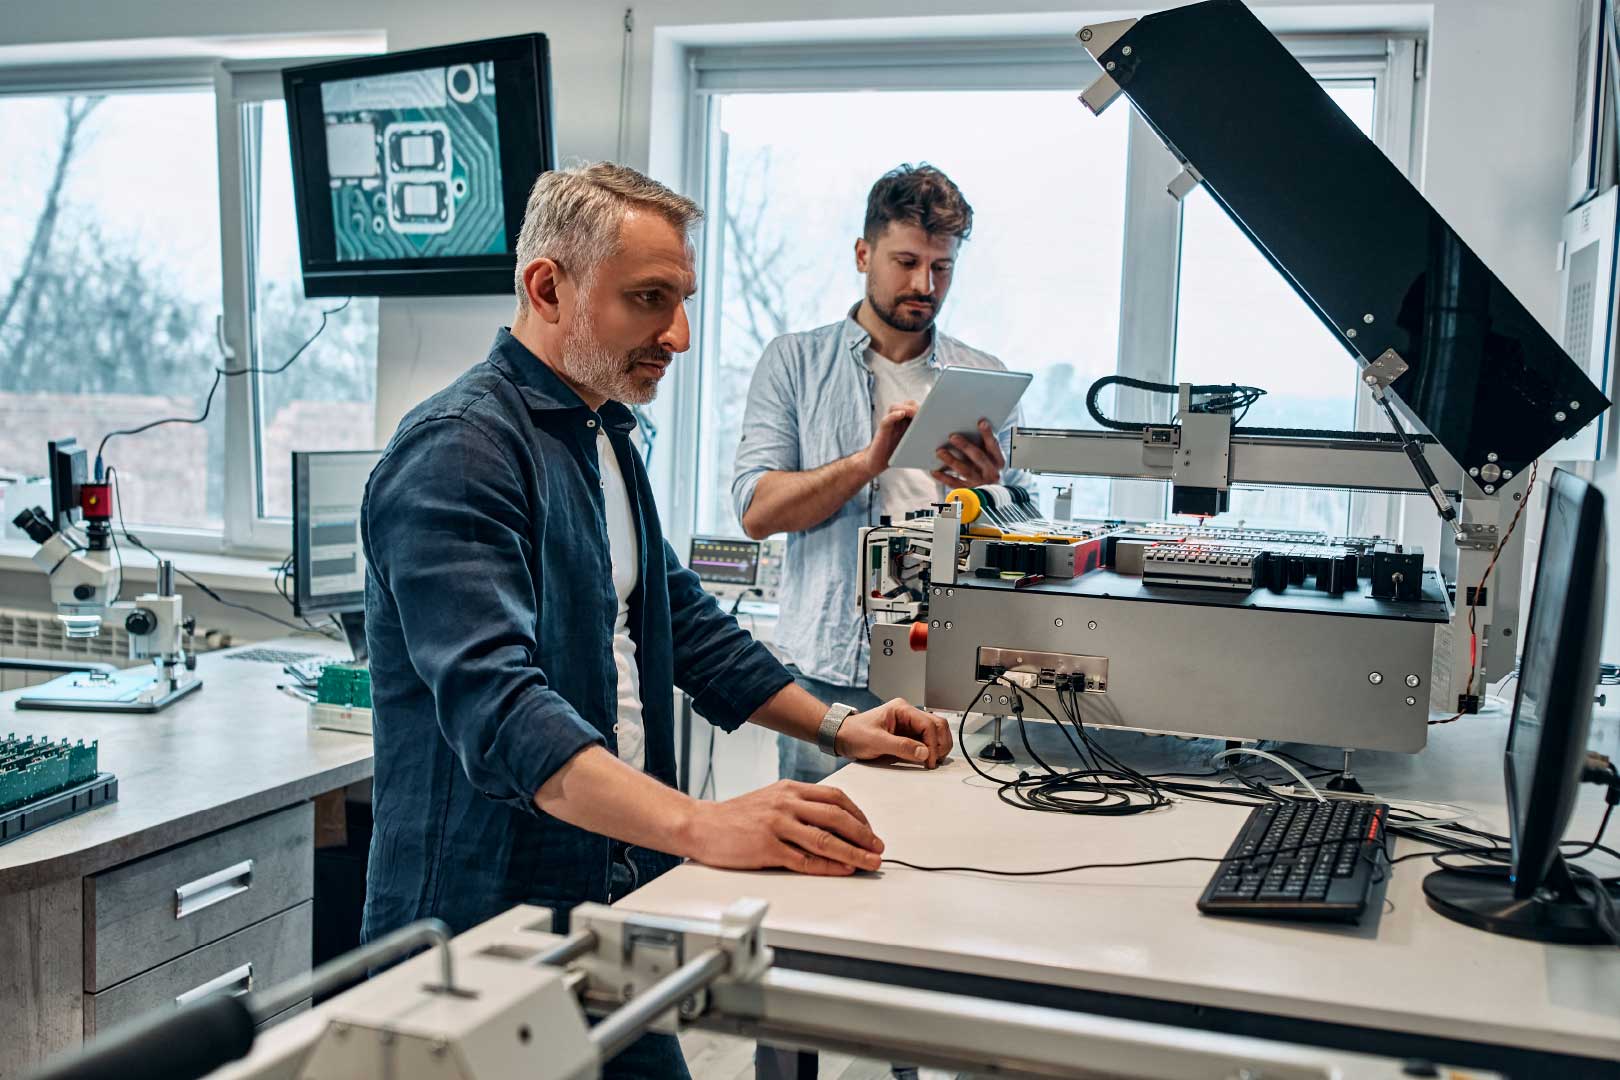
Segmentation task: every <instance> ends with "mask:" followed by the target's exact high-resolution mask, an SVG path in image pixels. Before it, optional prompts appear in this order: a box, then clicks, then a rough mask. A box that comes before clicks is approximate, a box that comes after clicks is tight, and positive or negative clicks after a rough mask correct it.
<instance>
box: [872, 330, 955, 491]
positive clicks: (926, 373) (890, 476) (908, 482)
mask: <svg viewBox="0 0 1620 1080" xmlns="http://www.w3.org/2000/svg"><path fill="white" fill-rule="evenodd" d="M866 366H867V367H869V368H870V369H871V370H872V430H873V432H874V433H875V432H876V431H877V426H878V423H879V422H880V421H882V419H883V417H884V416H885V415H886V414H887V413H888V411H889V406H890V405H898V404H899V403H900V402H902V401H915V402H918V403H919V404H920V403H921V402H922V400H923V399H924V398H926V397H927V396H928V392H929V391H930V390H932V389H933V388H934V381H935V380H936V379H938V378H939V371H938V369H937V368H931V367H929V366H928V354H927V353H924V354H923V355H921V356H915V357H912V358H911V359H910V360H903V361H901V362H900V363H895V362H894V361H893V360H890V359H888V358H887V357H885V356H883V355H881V354H880V353H879V352H878V351H877V350H876V349H874V348H872V347H871V346H870V345H868V346H867V347H866ZM877 486H878V513H880V514H887V515H889V517H890V519H892V520H894V521H904V520H905V517H906V511H908V510H922V509H924V508H926V507H928V506H929V505H930V504H932V503H936V502H938V501H940V500H941V499H943V498H944V497H945V488H944V486H943V485H942V484H940V483H938V482H937V481H935V480H934V478H933V477H932V476H929V475H928V473H927V471H926V470H923V469H887V470H885V471H884V473H883V475H882V476H879V477H878V481H877Z"/></svg>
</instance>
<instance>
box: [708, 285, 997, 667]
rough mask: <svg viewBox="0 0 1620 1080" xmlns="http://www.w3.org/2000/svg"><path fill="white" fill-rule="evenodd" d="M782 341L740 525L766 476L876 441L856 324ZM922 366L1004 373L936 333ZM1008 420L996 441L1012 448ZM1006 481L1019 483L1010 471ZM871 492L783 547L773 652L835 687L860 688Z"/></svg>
mask: <svg viewBox="0 0 1620 1080" xmlns="http://www.w3.org/2000/svg"><path fill="white" fill-rule="evenodd" d="M854 310H855V309H853V308H852V309H851V310H850V315H849V316H847V317H845V318H844V319H843V321H841V322H836V323H831V324H829V325H827V326H822V327H817V328H816V329H814V330H807V331H805V332H804V333H801V334H787V335H784V336H783V337H779V338H777V339H776V340H775V341H772V342H771V343H770V344H769V345H767V346H765V354H764V355H763V356H761V357H760V360H759V366H758V367H757V368H755V369H754V380H753V382H752V383H751V384H750V386H749V388H748V408H747V411H746V413H744V416H743V425H742V441H741V442H740V443H739V444H738V446H737V466H736V472H735V473H734V474H733V476H732V481H731V497H732V501H733V503H734V504H735V506H736V510H737V520H739V521H741V520H742V518H743V515H744V514H745V513H747V511H748V506H749V504H750V503H752V502H753V501H754V489H755V488H756V487H757V486H758V485H759V478H760V477H761V476H763V475H765V474H766V473H768V472H806V471H809V470H811V469H819V468H820V467H821V466H823V465H826V464H828V463H830V462H833V461H837V460H838V459H839V458H845V457H848V456H849V455H851V454H854V453H856V452H858V451H860V450H863V449H865V448H866V446H867V444H868V443H870V442H871V441H872V410H873V400H872V393H873V391H872V381H873V378H872V373H871V371H870V369H868V367H867V365H866V347H867V345H868V344H869V343H870V342H871V335H870V334H868V333H867V332H866V331H865V330H864V329H862V328H861V325H860V324H859V323H857V322H856V321H855V319H854ZM928 366H929V367H931V368H938V367H972V368H994V369H997V370H1005V365H1003V364H1002V362H1001V361H1000V360H997V359H996V358H995V357H994V356H991V355H990V354H989V353H985V352H980V351H979V350H978V349H974V348H971V347H969V346H967V345H964V344H963V343H962V342H960V341H957V340H956V339H955V338H953V337H949V336H948V335H945V334H942V333H940V332H939V331H938V330H935V332H934V344H933V348H932V349H931V351H930V352H929V356H928ZM1017 423H1018V414H1017V413H1014V414H1013V417H1012V419H1011V420H1009V421H1008V422H1007V426H1006V427H1005V428H1003V429H1002V430H1001V432H1000V433H999V437H1000V441H1001V447H1002V452H1003V453H1004V454H1005V453H1006V452H1007V449H1008V447H1009V445H1010V440H1011V436H1012V429H1013V426H1014V425H1015V424H1017ZM1002 482H1003V483H1007V484H1016V483H1020V482H1021V475H1020V474H1019V473H1018V472H1017V471H1016V470H1012V469H1009V470H1007V471H1006V472H1004V473H1003V474H1002ZM881 505H882V504H881V500H879V499H878V497H877V485H876V484H875V483H874V484H869V485H867V487H866V490H865V491H863V492H861V493H860V494H858V495H856V496H855V497H854V498H853V499H851V500H850V501H849V502H847V503H845V504H844V505H843V507H842V508H840V509H839V511H838V512H837V513H835V514H834V515H833V516H832V517H830V518H828V519H827V520H826V521H823V522H822V523H821V524H819V525H816V526H814V527H812V528H810V529H806V530H805V531H804V532H799V533H792V534H790V535H789V536H788V539H787V558H786V562H785V563H784V566H783V574H782V590H781V605H782V612H781V617H780V620H779V621H778V623H777V632H776V642H775V644H776V645H777V646H778V647H779V648H780V649H781V650H782V651H783V652H784V653H786V654H787V655H788V656H789V657H790V658H791V659H792V660H793V662H794V664H795V665H796V666H797V667H798V668H799V670H800V671H802V672H804V674H806V675H808V676H810V677H811V678H813V679H820V680H822V681H824V682H829V683H835V684H837V685H839V686H865V685H866V665H867V652H866V650H867V641H866V620H865V617H864V615H863V614H862V610H861V601H860V598H859V597H858V596H856V595H855V593H856V587H857V586H856V577H857V571H858V569H859V565H860V563H859V556H860V553H859V551H858V550H857V545H858V542H859V530H860V528H861V527H862V526H863V525H876V524H877V523H878V515H879V514H880V513H881V509H880V507H881Z"/></svg>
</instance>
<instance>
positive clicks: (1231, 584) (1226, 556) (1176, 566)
mask: <svg viewBox="0 0 1620 1080" xmlns="http://www.w3.org/2000/svg"><path fill="white" fill-rule="evenodd" d="M1261 555H1262V552H1261V551H1260V550H1259V549H1257V548H1240V547H1214V546H1210V547H1205V546H1202V545H1196V544H1155V545H1154V546H1153V547H1150V548H1148V549H1147V550H1145V551H1143V552H1142V584H1144V585H1183V586H1189V585H1190V586H1193V587H1195V588H1203V589H1237V590H1240V591H1242V592H1248V591H1250V590H1251V589H1253V588H1254V586H1255V564H1256V562H1257V561H1258V560H1259V559H1260V557H1261Z"/></svg>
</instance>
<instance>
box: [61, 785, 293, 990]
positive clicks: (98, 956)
mask: <svg viewBox="0 0 1620 1080" xmlns="http://www.w3.org/2000/svg"><path fill="white" fill-rule="evenodd" d="M314 828H315V816H314V808H313V807H312V805H311V804H309V803H301V804H299V805H298V806H293V807H289V808H288V809H286V810H280V811H277V812H276V813H274V814H268V815H266V816H265V817H261V818H255V819H254V820H252V821H244V822H243V823H242V824H240V825H233V826H232V827H230V828H229V829H225V830H223V831H221V832H217V833H211V834H209V835H208V836H202V837H198V838H197V839H196V840H192V841H189V842H187V843H184V844H181V845H180V846H178V847H173V848H170V849H168V850H167V851H160V852H158V853H157V854H155V855H148V856H146V857H145V858H144V859H137V860H135V861H134V862H130V863H125V864H124V865H123V866H118V867H114V868H113V869H111V870H107V871H105V872H103V873H100V874H96V875H95V876H93V877H87V878H85V879H84V988H85V989H86V990H88V991H91V992H95V991H98V990H106V989H107V988H109V987H112V986H115V985H117V984H118V983H121V982H123V981H124V980H125V979H128V978H131V977H133V976H136V975H139V974H140V973H141V972H143V971H149V970H151V969H152V968H155V967H157V966H158V965H159V964H163V963H167V962H168V961H170V960H173V959H174V958H175V957H177V956H180V955H182V954H184V953H188V952H190V951H191V950H193V949H196V948H198V947H200V946H203V945H207V944H209V943H210V942H214V941H218V940H219V939H220V938H223V937H225V936H226V935H228V934H233V933H235V932H236V931H238V930H240V929H242V928H243V927H245V926H250V925H252V924H253V923H256V922H259V921H260V920H262V919H266V918H268V917H269V916H271V915H274V914H276V913H277V912H280V911H286V910H287V909H288V908H290V907H292V906H293V905H294V904H298V903H302V902H303V901H305V900H308V899H310V898H311V897H312V896H313V895H314V876H315V866H314V858H315V839H314V837H315V832H314Z"/></svg>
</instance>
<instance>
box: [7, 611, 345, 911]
mask: <svg viewBox="0 0 1620 1080" xmlns="http://www.w3.org/2000/svg"><path fill="white" fill-rule="evenodd" d="M260 648H270V649H280V650H290V651H298V652H306V653H318V654H325V655H330V656H333V657H347V656H348V655H349V653H348V648H347V647H346V646H341V645H338V644H337V643H336V642H333V641H329V640H328V639H326V638H323V637H316V636H313V635H310V636H298V637H290V638H283V639H278V640H274V641H265V642H260V643H258V644H255V645H248V646H244V647H243V648H238V649H230V650H221V651H219V652H215V653H207V654H204V655H203V656H201V657H199V658H198V661H197V673H198V675H199V676H200V677H201V678H202V681H203V685H202V688H201V689H199V690H197V691H195V692H193V693H191V694H190V695H188V696H186V697H184V698H181V699H180V700H179V701H177V702H175V703H174V704H173V705H170V706H169V707H168V708H166V709H164V710H163V711H162V712H157V713H150V714H145V713H91V712H62V711H45V710H41V711H23V710H15V709H14V703H15V701H16V699H17V697H18V696H19V695H20V694H22V693H25V692H26V691H21V690H13V691H10V692H8V693H5V694H0V732H11V731H14V732H17V733H18V734H19V735H38V736H45V737H47V738H50V739H62V738H68V739H75V740H77V739H84V740H85V741H86V742H89V741H90V740H92V739H96V740H99V741H100V744H101V745H100V754H99V762H98V763H99V765H100V767H101V770H102V771H103V772H110V773H112V774H113V775H114V776H116V777H117V778H118V801H117V802H114V803H110V804H108V805H106V806H100V807H97V808H95V809H93V810H89V811H86V812H85V813H82V814H79V815H78V816H76V817H71V818H67V819H66V820H63V821H58V822H56V823H54V824H52V825H50V826H48V827H46V828H43V829H41V830H39V831H38V832H35V833H28V834H26V835H24V836H21V837H18V838H17V839H16V840H13V841H11V842H10V843H8V844H5V845H3V846H0V893H9V892H17V891H22V890H24V889H28V888H31V887H33V886H36V885H38V884H40V883H42V882H45V881H50V880H55V879H58V878H62V877H67V876H70V875H83V874H91V873H95V872H96V871H98V870H101V869H104V868H106V867H108V866H112V865H114V864H117V863H121V862H125V861H127V860H129V859H134V858H139V857H140V856H142V855H145V854H148V853H149V852H153V851H157V850H159V849H161V848H164V847H168V846H170V845H173V844H178V843H181V842H182V841H185V840H190V839H191V838H193V837H196V836H201V835H203V834H204V833H208V832H213V831H214V830H216V829H223V828H225V827H226V826H227V825H233V824H235V823H236V822H238V821H245V820H247V819H248V818H250V817H255V816H257V815H259V814H267V813H269V812H271V811H272V810H279V809H281V808H282V807H284V806H291V805H293V804H294V803H297V802H302V801H303V800H305V799H309V798H313V797H314V796H316V795H320V794H323V793H325V792H328V791H332V790H334V789H336V788H340V787H343V786H345V785H347V784H350V783H353V782H354V781H356V780H364V779H366V778H367V777H369V776H370V775H371V739H370V738H369V737H368V736H365V735H353V734H349V733H347V732H339V731H316V730H312V729H311V728H310V726H309V720H308V715H309V711H308V706H307V705H306V704H305V703H303V702H301V701H298V700H296V699H294V698H292V697H290V696H288V695H286V694H284V693H281V692H280V691H278V690H277V689H276V685H277V684H278V683H285V682H288V681H290V680H289V678H288V676H287V675H286V674H285V673H283V672H282V670H281V665H280V664H275V663H268V662H261V661H253V660H233V659H230V654H231V653H234V652H242V651H246V650H248V649H260Z"/></svg>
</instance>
